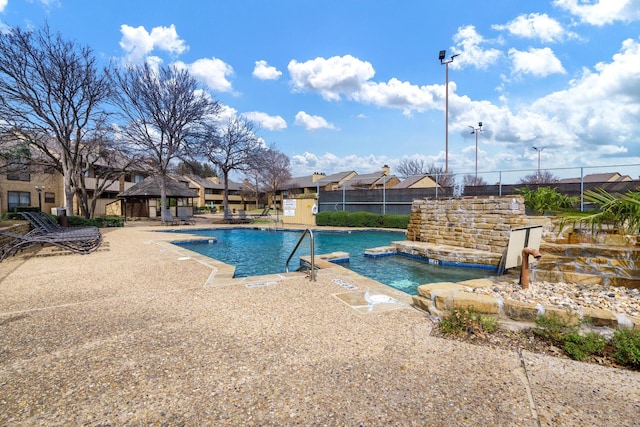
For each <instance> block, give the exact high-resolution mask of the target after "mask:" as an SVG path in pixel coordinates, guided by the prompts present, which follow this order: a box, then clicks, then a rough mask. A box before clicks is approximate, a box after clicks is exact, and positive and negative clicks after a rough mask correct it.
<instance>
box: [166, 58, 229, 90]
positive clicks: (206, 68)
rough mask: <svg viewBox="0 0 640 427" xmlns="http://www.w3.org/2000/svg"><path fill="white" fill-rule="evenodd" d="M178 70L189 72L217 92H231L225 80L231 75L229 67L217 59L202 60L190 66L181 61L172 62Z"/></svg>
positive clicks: (227, 81)
mask: <svg viewBox="0 0 640 427" xmlns="http://www.w3.org/2000/svg"><path fill="white" fill-rule="evenodd" d="M174 65H175V66H176V67H179V68H185V69H187V70H189V72H190V73H191V75H192V76H193V77H195V78H196V79H197V80H199V81H201V82H202V83H204V84H205V85H207V87H209V88H210V89H212V90H215V91H218V92H232V91H233V88H232V85H231V82H230V81H229V80H228V79H227V77H228V76H232V75H233V68H232V67H231V65H229V64H227V63H225V62H224V61H222V60H221V59H218V58H202V59H198V60H196V61H195V62H193V63H191V64H185V63H184V62H181V61H176V62H174Z"/></svg>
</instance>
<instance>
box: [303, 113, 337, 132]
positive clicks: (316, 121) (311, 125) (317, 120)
mask: <svg viewBox="0 0 640 427" xmlns="http://www.w3.org/2000/svg"><path fill="white" fill-rule="evenodd" d="M294 124H296V125H298V126H303V127H304V128H305V129H307V130H310V131H316V130H318V129H335V126H333V125H332V124H331V123H329V122H327V121H326V120H325V119H324V118H323V117H321V116H312V115H310V114H307V113H305V112H304V111H299V112H298V113H297V114H296V120H295V122H294Z"/></svg>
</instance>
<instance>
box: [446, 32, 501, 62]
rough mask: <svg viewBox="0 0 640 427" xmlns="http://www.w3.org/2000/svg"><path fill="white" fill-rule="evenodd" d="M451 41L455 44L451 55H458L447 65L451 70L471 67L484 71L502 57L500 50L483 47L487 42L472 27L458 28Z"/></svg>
mask: <svg viewBox="0 0 640 427" xmlns="http://www.w3.org/2000/svg"><path fill="white" fill-rule="evenodd" d="M453 41H454V43H455V46H454V48H453V53H454V54H458V55H460V56H458V57H456V58H455V60H454V61H453V62H452V63H451V64H450V65H449V66H450V67H451V68H453V69H461V68H464V67H467V66H472V67H475V68H477V69H480V70H485V69H487V68H488V67H489V65H492V64H494V63H496V62H497V61H498V60H499V59H500V58H501V57H502V52H501V51H500V50H498V49H495V48H484V47H483V45H485V44H487V40H485V38H484V37H482V35H480V34H479V33H478V32H477V31H476V28H475V27H474V26H473V25H467V26H465V27H460V28H458V32H457V33H456V34H455V35H454V36H453Z"/></svg>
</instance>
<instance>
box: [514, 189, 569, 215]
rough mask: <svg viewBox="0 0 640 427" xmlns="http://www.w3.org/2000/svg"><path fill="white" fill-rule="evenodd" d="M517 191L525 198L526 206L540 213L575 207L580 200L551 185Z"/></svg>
mask: <svg viewBox="0 0 640 427" xmlns="http://www.w3.org/2000/svg"><path fill="white" fill-rule="evenodd" d="M516 192H517V193H518V194H520V195H521V196H522V198H523V199H524V206H525V207H526V208H527V209H529V210H531V211H533V212H535V213H537V214H539V215H542V214H544V213H545V212H554V213H555V212H562V211H567V210H571V209H574V207H575V206H576V204H577V203H578V201H579V199H578V198H577V197H570V196H566V195H564V194H561V193H559V192H558V190H556V189H555V188H551V187H538V188H537V189H536V190H535V191H534V190H530V189H529V188H519V189H517V190H516Z"/></svg>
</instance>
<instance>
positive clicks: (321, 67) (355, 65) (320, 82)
mask: <svg viewBox="0 0 640 427" xmlns="http://www.w3.org/2000/svg"><path fill="white" fill-rule="evenodd" d="M289 72H290V73H291V78H292V84H293V86H294V89H295V90H308V91H314V92H318V93H319V94H320V95H321V96H322V97H323V98H324V99H326V100H330V101H339V100H340V99H342V97H344V98H346V99H348V100H352V101H356V102H361V103H364V104H373V105H377V106H381V107H389V108H399V109H402V110H403V111H404V113H405V114H411V112H412V111H414V110H417V111H424V110H426V109H429V108H434V107H435V108H440V105H439V104H440V99H441V96H443V95H444V91H443V90H442V85H430V86H417V85H414V84H411V83H409V82H403V81H400V80H398V79H396V78H392V79H390V80H389V81H388V82H374V81H371V80H370V79H371V78H373V76H374V75H375V71H374V69H373V66H372V65H371V64H370V63H369V62H366V61H361V60H359V59H357V58H354V57H353V56H350V55H347V56H344V57H337V56H334V57H332V58H329V59H325V58H316V59H314V60H311V61H307V62H304V63H300V62H297V61H295V60H292V61H291V62H289Z"/></svg>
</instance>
